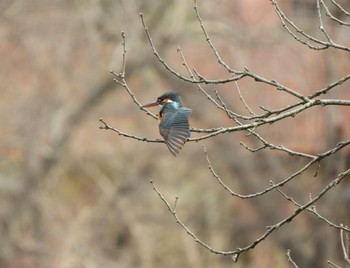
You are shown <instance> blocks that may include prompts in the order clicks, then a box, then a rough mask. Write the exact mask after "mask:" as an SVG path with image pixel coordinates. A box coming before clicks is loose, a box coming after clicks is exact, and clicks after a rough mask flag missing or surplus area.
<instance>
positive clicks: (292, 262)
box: [286, 249, 299, 268]
mask: <svg viewBox="0 0 350 268" xmlns="http://www.w3.org/2000/svg"><path fill="white" fill-rule="evenodd" d="M286 255H287V259H288V261H289V262H290V263H291V264H292V265H293V267H294V268H299V266H298V265H297V264H296V263H295V261H293V259H292V257H291V256H290V249H288V250H287V252H286Z"/></svg>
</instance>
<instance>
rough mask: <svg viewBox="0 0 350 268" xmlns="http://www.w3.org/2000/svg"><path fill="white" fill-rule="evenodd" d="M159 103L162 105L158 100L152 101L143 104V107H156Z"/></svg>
mask: <svg viewBox="0 0 350 268" xmlns="http://www.w3.org/2000/svg"><path fill="white" fill-rule="evenodd" d="M158 105H160V103H159V102H158V101H156V102H151V103H148V104H145V105H142V106H141V108H149V107H154V106H158Z"/></svg>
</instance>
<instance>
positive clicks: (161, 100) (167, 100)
mask: <svg viewBox="0 0 350 268" xmlns="http://www.w3.org/2000/svg"><path fill="white" fill-rule="evenodd" d="M167 104H168V105H172V106H173V107H174V108H180V107H182V99H181V97H180V95H179V93H177V92H166V93H164V94H163V95H161V96H159V97H158V98H157V101H155V102H151V103H148V104H145V105H142V106H141V108H148V107H153V106H157V105H161V106H162V107H164V106H165V105H167Z"/></svg>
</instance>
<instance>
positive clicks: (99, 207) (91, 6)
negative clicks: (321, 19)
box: [0, 0, 350, 268]
mask: <svg viewBox="0 0 350 268" xmlns="http://www.w3.org/2000/svg"><path fill="white" fill-rule="evenodd" d="M343 2H344V3H343V4H346V1H343ZM347 4H348V3H347ZM281 7H282V8H283V9H284V10H285V12H286V13H287V14H288V15H289V16H290V17H291V18H293V20H294V21H296V22H298V24H299V25H301V26H302V27H303V28H304V29H306V30H307V31H309V32H310V33H313V34H315V35H316V36H321V35H320V34H319V33H317V27H318V18H317V13H316V9H315V1H292V0H289V1H283V5H282V6H281ZM199 8H200V12H201V15H202V17H203V20H204V24H205V26H206V28H207V30H208V32H209V34H210V36H211V38H212V41H213V42H214V43H215V45H216V46H217V48H218V50H219V52H220V53H221V54H222V57H223V58H224V60H225V61H226V62H227V63H228V64H230V65H231V66H232V67H233V68H235V69H238V70H242V69H243V68H244V67H245V66H246V67H248V68H249V69H250V70H251V71H254V72H255V73H257V74H259V75H261V76H264V77H267V78H269V79H274V80H277V81H279V82H281V83H283V84H285V85H287V86H289V87H290V88H293V89H295V90H296V91H299V92H301V93H303V94H311V93H312V92H315V91H316V90H318V89H320V88H323V87H325V86H326V85H327V84H328V83H330V82H332V81H335V80H337V79H339V78H340V77H342V76H344V75H345V74H347V73H349V71H350V65H349V60H350V57H349V54H346V53H345V52H338V51H335V50H329V51H328V50H326V51H321V52H320V51H311V50H309V49H307V48H306V47H304V46H302V45H301V44H299V43H296V42H295V40H293V39H292V37H291V36H289V35H288V34H287V33H286V32H285V31H283V29H282V27H281V24H280V22H279V20H278V17H277V15H276V14H275V13H274V10H273V7H272V6H271V5H270V2H269V1H263V0H249V1H247V0H245V1H243V0H241V1H228V0H227V1H204V0H203V1H199ZM140 12H142V13H144V17H145V20H146V22H147V24H148V27H149V30H150V33H151V35H152V38H153V41H154V43H155V45H156V47H157V48H158V49H159V52H160V53H161V55H162V56H163V57H164V59H165V60H166V61H167V62H168V63H169V64H170V65H171V66H172V67H174V68H176V69H177V70H178V71H179V72H180V73H182V74H186V70H185V69H184V68H183V66H182V65H181V58H180V55H179V53H178V52H177V46H178V45H180V46H181V48H182V50H183V53H184V55H185V56H186V59H187V61H188V63H189V65H190V66H191V67H195V68H196V70H197V71H199V73H201V74H202V75H204V76H205V77H207V78H208V79H217V78H224V77H228V74H227V73H225V72H224V69H223V68H222V67H220V66H218V64H217V61H216V59H215V57H214V55H213V54H212V52H211V50H210V49H209V47H208V45H207V43H206V42H205V38H204V36H203V34H202V32H201V29H200V27H199V23H198V21H197V20H196V16H195V13H194V10H193V2H192V1H186V0H178V1H155V0H147V1H129V0H119V1H109V0H96V1H78V0H76V1H64V0H61V1H59V0H54V1H42V0H33V1H23V0H22V1H19V0H18V1H1V2H0V59H1V61H0V76H1V78H0V81H1V89H0V94H1V95H0V113H1V116H0V120H1V121H0V122H1V132H0V137H1V140H0V158H1V162H0V201H1V202H0V223H1V225H0V227H1V229H0V267H62V268H63V267H65V268H66V267H125V268H129V267H145V268H148V267H290V266H289V264H288V261H287V258H286V256H285V252H286V250H287V249H291V250H292V257H293V259H294V260H295V261H296V262H297V263H298V264H299V265H300V267H326V266H327V263H326V261H327V260H333V261H335V262H338V263H339V264H340V263H342V254H341V248H340V243H339V234H338V231H337V230H334V229H331V228H329V227H328V226H327V225H326V224H324V223H323V222H320V221H319V220H317V219H316V218H315V217H313V216H311V215H309V214H306V213H304V214H303V215H301V216H300V217H298V218H297V219H296V220H295V221H294V222H292V223H291V224H289V225H287V226H285V227H284V228H283V229H281V230H279V231H278V232H276V233H275V234H273V235H272V236H270V237H269V238H268V239H267V240H266V241H264V242H263V243H262V244H260V245H259V246H258V247H257V248H256V249H254V250H252V251H250V252H249V253H247V254H244V255H242V256H241V259H240V261H239V262H238V263H236V264H234V263H233V262H232V261H231V259H230V258H229V257H223V256H217V255H213V254H211V253H209V252H208V251H206V250H204V249H203V248H201V247H200V246H199V245H197V244H196V243H195V242H194V241H193V240H192V239H191V238H190V237H189V236H188V235H187V234H186V233H185V232H184V231H183V230H182V229H180V228H179V226H178V225H176V223H175V221H174V219H173V218H172V217H171V214H170V213H169V212H168V211H167V209H166V208H165V206H164V204H163V203H162V202H161V201H160V200H159V198H158V197H157V195H156V194H155V192H154V191H153V190H152V187H151V185H150V183H149V181H150V180H151V179H152V180H154V182H155V183H156V185H157V186H158V187H159V189H160V190H161V192H162V193H163V194H164V196H165V197H166V198H167V199H168V200H169V201H170V202H173V200H175V196H179V201H178V205H177V211H178V214H179V216H180V217H181V219H182V220H183V221H184V222H185V223H186V224H187V225H188V227H189V228H191V230H193V231H194V232H195V233H196V235H198V237H200V238H201V239H203V240H204V241H205V242H207V243H208V244H210V245H211V246H213V247H214V248H217V249H222V250H233V249H235V248H237V247H243V246H246V245H247V244H249V243H251V242H252V241H253V240H254V239H256V238H257V237H258V236H259V235H260V234H261V233H263V232H264V230H265V228H266V226H267V225H271V224H274V223H276V222H278V221H279V220H281V219H283V218H284V217H286V216H288V215H290V213H292V212H293V211H294V209H295V208H294V207H293V206H292V205H290V204H289V203H287V202H286V201H285V200H283V199H282V198H281V196H280V195H278V194H277V193H271V194H269V195H268V196H266V197H260V198H258V199H256V200H255V199H253V200H237V199H236V198H232V197H231V196H229V195H228V194H227V193H226V192H224V190H223V189H222V188H221V187H220V186H219V185H218V183H217V182H215V181H214V180H213V178H212V176H211V174H210V173H209V171H208V166H207V164H206V162H205V158H204V155H203V149H202V146H203V145H205V146H206V147H207V149H208V152H209V156H210V158H211V160H212V163H213V166H214V168H215V169H216V171H217V172H218V173H219V175H220V176H221V177H222V179H223V180H224V181H225V182H226V183H227V184H228V185H230V186H231V187H232V188H233V189H234V190H235V191H237V192H240V193H243V194H248V193H254V192H256V191H258V190H262V189H264V188H266V187H267V186H268V185H269V181H270V180H274V181H275V182H277V181H279V180H281V179H283V178H285V177H287V176H289V175H290V174H291V173H293V172H294V171H296V170H297V169H298V168H300V167H302V165H303V164H305V163H304V162H303V161H302V160H300V159H294V158H289V157H288V156H286V155H284V154H281V153H276V152H270V151H262V152H259V153H256V154H252V153H250V152H248V151H246V150H245V149H244V148H243V147H242V146H240V144H239V143H240V142H241V141H242V142H245V143H247V144H249V145H251V146H258V145H259V144H258V142H257V141H256V140H254V139H252V138H251V137H246V136H245V135H244V134H245V133H234V134H225V135H222V136H219V137H215V138H213V139H211V140H205V141H203V142H200V143H187V144H186V146H185V148H184V149H183V151H182V152H181V154H180V155H179V156H178V157H177V158H174V157H173V156H172V155H171V154H170V153H169V151H168V149H167V148H166V146H165V145H164V144H149V143H142V142H137V141H134V140H129V139H126V138H122V137H119V136H117V135H116V134H115V133H113V132H111V131H103V130H100V129H99V125H100V124H99V122H98V119H99V118H100V117H102V118H103V119H104V120H105V121H106V122H108V123H109V124H110V125H112V126H114V127H116V128H119V129H121V130H123V131H125V132H128V133H131V134H135V135H137V136H145V137H152V138H159V134H158V127H157V122H156V121H155V120H153V119H152V118H150V117H148V116H146V115H145V114H144V113H143V112H141V111H140V110H139V109H138V108H137V107H136V106H135V105H134V104H133V103H132V101H131V99H130V97H129V96H128V95H127V94H126V92H125V91H124V89H123V88H122V87H120V86H119V85H118V84H117V83H115V82H113V76H112V75H111V74H110V72H109V71H110V70H114V71H116V72H119V71H120V68H121V59H122V57H121V52H122V49H121V38H120V32H121V31H122V30H123V31H125V33H126V36H127V51H128V53H127V68H126V78H127V82H128V84H129V86H130V88H131V89H132V90H133V92H134V94H135V95H136V96H137V97H138V99H139V100H140V101H141V102H142V103H146V102H149V101H153V100H155V99H156V97H157V96H159V95H160V94H161V93H163V92H164V91H168V90H170V89H173V90H177V91H178V92H180V93H181V95H182V97H183V100H184V103H185V106H186V107H190V108H192V109H193V114H192V116H191V125H192V126H193V127H198V128H212V127H219V126H230V125H233V124H234V122H232V121H230V120H229V119H228V118H227V117H226V115H225V113H224V112H222V111H219V110H218V109H217V108H215V107H214V106H213V105H212V104H210V103H209V102H207V100H206V98H205V97H204V96H203V95H201V94H200V93H199V92H198V90H197V89H196V86H195V85H190V84H187V83H184V82H183V81H180V80H178V79H176V78H174V77H173V76H172V75H171V74H169V73H168V72H166V71H165V69H164V67H163V66H161V65H160V63H159V62H157V60H156V58H155V57H154V55H153V53H152V52H151V49H150V47H149V44H148V41H147V39H146V37H145V34H144V30H143V28H142V24H141V21H140V18H139V13H140ZM328 29H329V31H330V32H331V33H332V34H333V37H334V39H335V40H337V41H338V42H340V43H342V44H348V45H349V44H350V35H349V32H346V30H347V29H346V28H345V29H344V28H342V27H338V26H336V25H334V24H330V25H329V28H328ZM239 85H240V88H241V91H242V93H243V96H244V97H245V98H246V101H247V102H248V103H249V104H250V105H251V107H252V108H253V109H254V110H255V111H256V112H259V105H261V106H264V107H266V108H270V109H276V108H279V107H282V106H284V105H286V104H289V103H293V102H294V101H295V99H293V98H291V97H290V96H288V95H286V94H285V93H283V92H278V91H276V90H274V89H272V88H268V87H266V86H265V85H262V84H258V83H256V82H254V81H252V80H249V79H246V80H243V81H240V82H239ZM348 85H349V83H347V84H345V85H344V86H340V87H338V88H337V89H336V90H334V91H333V92H331V93H330V94H329V98H345V99H349V97H350V94H349V89H348ZM205 88H206V89H208V91H209V92H212V89H217V90H218V91H219V92H220V94H221V96H222V98H223V99H224V100H225V102H226V103H227V104H228V105H229V106H230V108H232V109H233V110H234V111H236V112H239V113H242V114H247V111H246V110H245V109H244V106H243V104H242V103H241V102H240V101H239V96H238V94H237V91H236V88H235V86H234V84H227V85H217V86H205ZM152 111H154V112H156V111H157V109H154V110H152ZM348 118H349V108H347V107H345V108H344V107H343V108H337V107H332V108H329V107H326V108H314V109H311V110H308V111H306V112H305V113H304V114H302V115H300V116H298V117H297V118H295V119H286V120H284V121H282V122H279V123H277V124H274V125H273V126H264V127H263V128H261V130H260V133H261V134H263V135H264V137H265V138H267V139H268V140H269V141H270V142H272V143H275V144H277V145H278V144H283V145H285V146H287V147H289V148H292V149H295V150H300V151H303V152H307V153H319V152H323V151H324V150H326V149H327V148H331V147H332V146H335V144H336V143H337V142H339V141H340V140H344V139H349V136H350V126H349V124H348ZM194 136H196V135H195V134H194ZM348 153H349V150H348V151H346V150H343V151H342V152H341V153H340V154H339V155H337V156H335V157H334V158H332V159H329V160H328V161H325V163H324V164H323V165H322V167H321V171H322V172H319V176H318V177H317V178H314V177H313V172H314V171H315V170H314V169H313V170H310V172H307V173H305V174H304V175H303V176H301V177H300V178H297V179H296V180H294V181H293V183H292V184H291V185H289V186H287V187H286V188H285V190H286V192H288V193H289V194H291V195H292V196H293V197H295V198H296V199H297V200H298V201H300V202H305V201H307V200H308V199H309V193H311V195H312V194H317V193H318V192H319V191H320V189H322V188H323V187H324V185H325V184H326V183H327V182H328V181H329V178H332V176H334V175H335V174H337V173H336V172H339V171H341V170H342V168H344V166H345V165H346V159H348V158H349V155H348ZM349 187H350V186H349V184H348V183H347V184H345V183H344V185H341V186H340V187H338V188H336V189H335V190H334V191H333V192H332V194H331V195H327V196H326V197H325V198H324V199H323V200H322V202H320V203H319V204H318V205H317V206H318V209H319V210H320V212H322V213H323V214H324V215H325V216H327V217H329V218H330V219H332V220H333V221H334V222H336V223H338V224H339V223H340V222H342V223H344V224H348V225H349V220H350V217H349V216H350V214H349V209H348V208H349V202H350V188H349ZM335 207H336V208H337V209H334V208H335ZM327 267H329V266H327Z"/></svg>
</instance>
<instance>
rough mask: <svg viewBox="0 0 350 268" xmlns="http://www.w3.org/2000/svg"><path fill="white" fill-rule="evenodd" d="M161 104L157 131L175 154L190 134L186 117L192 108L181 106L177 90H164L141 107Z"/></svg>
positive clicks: (174, 154)
mask: <svg viewBox="0 0 350 268" xmlns="http://www.w3.org/2000/svg"><path fill="white" fill-rule="evenodd" d="M158 105H160V106H161V109H160V111H159V114H158V124H159V133H160V135H161V136H162V137H163V139H164V142H165V144H166V146H167V147H168V148H169V151H170V152H171V153H172V155H173V156H176V155H177V154H178V153H179V152H180V150H181V149H182V147H183V146H184V145H185V142H186V141H187V139H188V138H189V137H190V136H191V132H190V126H189V122H188V118H189V116H190V114H191V113H192V109H190V108H186V107H183V106H182V99H181V97H180V95H179V93H177V92H166V93H164V94H163V95H161V96H159V97H158V98H157V100H156V101H155V102H151V103H148V104H145V105H142V106H141V108H149V107H154V106H158Z"/></svg>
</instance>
